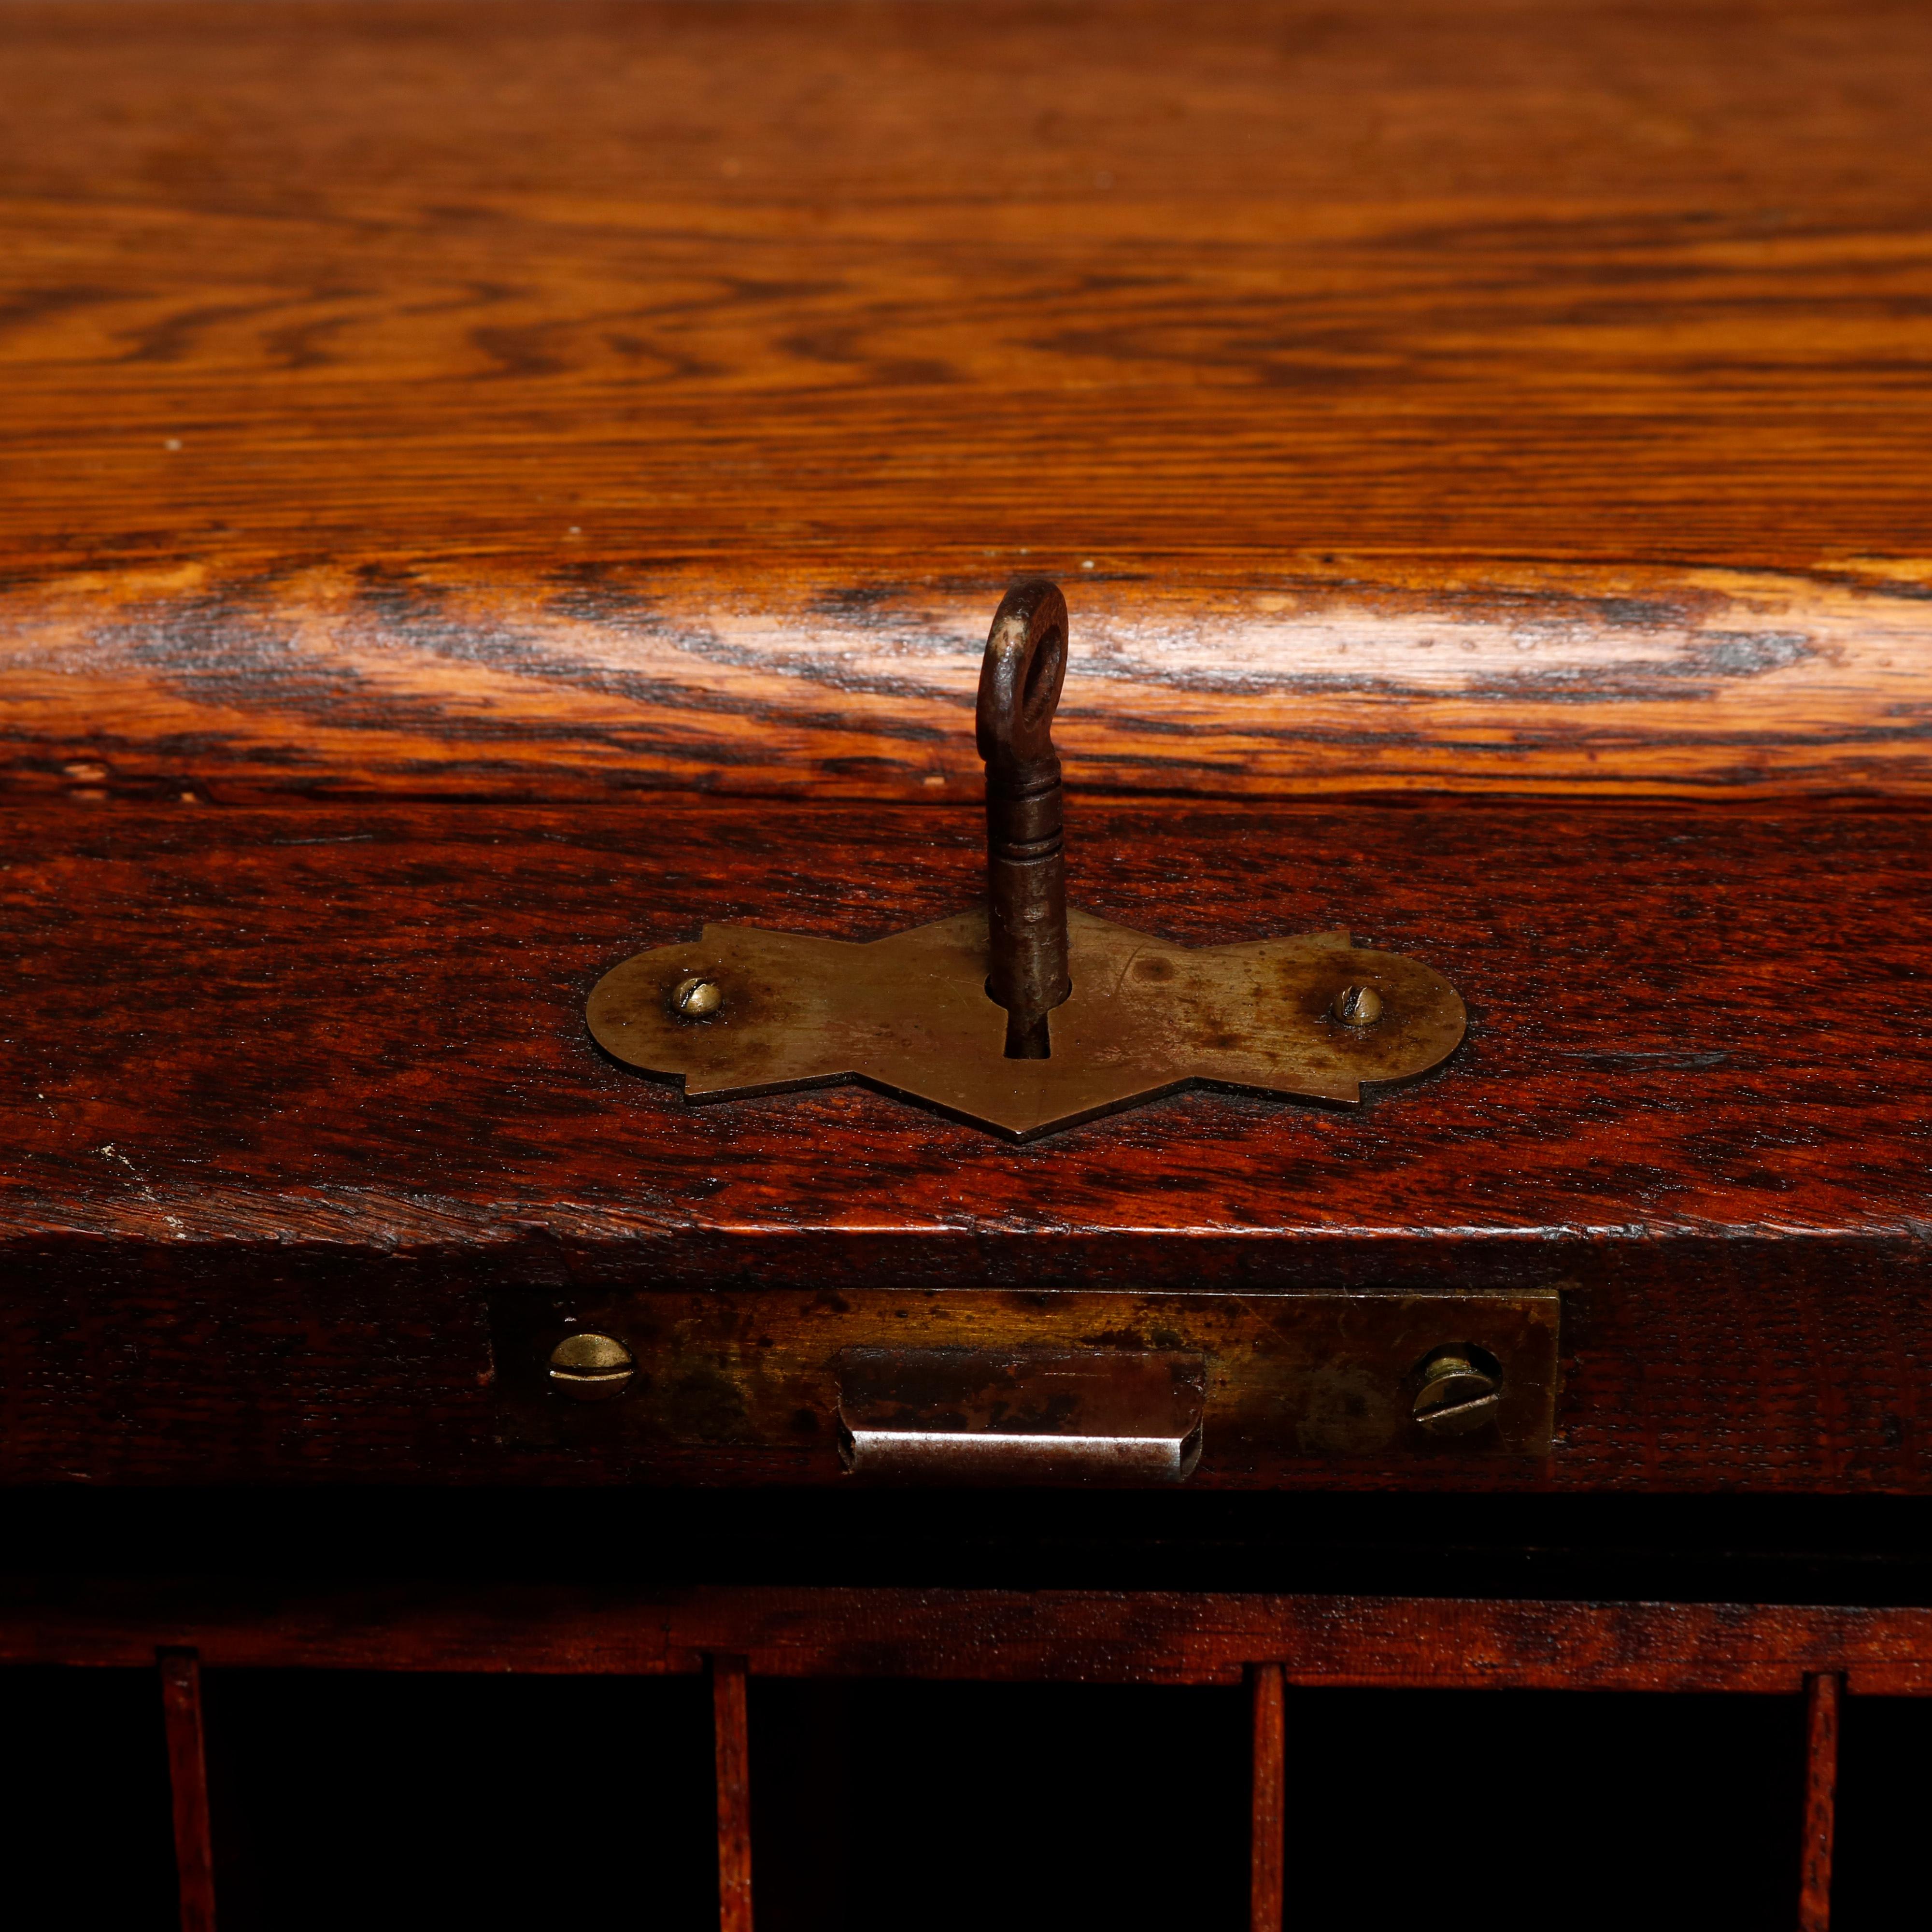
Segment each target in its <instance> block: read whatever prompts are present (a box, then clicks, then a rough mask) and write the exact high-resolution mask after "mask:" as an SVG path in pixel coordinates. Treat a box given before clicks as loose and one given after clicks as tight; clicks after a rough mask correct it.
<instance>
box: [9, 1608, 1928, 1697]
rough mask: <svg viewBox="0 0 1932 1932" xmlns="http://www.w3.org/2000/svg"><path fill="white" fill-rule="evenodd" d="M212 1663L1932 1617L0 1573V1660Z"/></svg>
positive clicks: (1181, 1652)
mask: <svg viewBox="0 0 1932 1932" xmlns="http://www.w3.org/2000/svg"><path fill="white" fill-rule="evenodd" d="M157 1641H165V1642H167V1643H192V1644H193V1646H195V1647H196V1649H198V1650H199V1652H200V1655H201V1659H202V1664H204V1665H205V1666H206V1667H213V1668H250V1669H255V1668H272V1667H302V1668H305V1669H312V1670H443V1671H447V1670H456V1671H485V1670H487V1671H494V1670H527V1671H548V1672H604V1671H608V1672H618V1673H627V1674H639V1675H649V1674H652V1673H659V1672H664V1671H672V1672H680V1673H683V1672H695V1671H698V1670H703V1668H704V1667H705V1662H706V1658H708V1657H710V1656H715V1655H720V1654H723V1655H732V1656H739V1657H742V1658H745V1660H746V1662H747V1664H748V1668H749V1670H750V1671H751V1673H752V1674H753V1675H754V1676H757V1675H766V1676H799V1677H822V1676H872V1677H927V1678H951V1679H982V1680H985V1681H988V1682H994V1681H998V1682H1028V1681H1037V1680H1039V1679H1051V1678H1061V1679H1082V1680H1085V1681H1089V1682H1097V1683H1122V1684H1133V1683H1141V1684H1154V1683H1161V1684H1226V1685H1239V1684H1241V1682H1243V1680H1244V1676H1245V1675H1246V1673H1247V1669H1248V1667H1249V1666H1250V1665H1251V1664H1257V1663H1261V1664H1266V1663H1278V1664H1280V1665H1281V1667H1282V1669H1283V1678H1284V1681H1285V1682H1286V1683H1288V1684H1289V1685H1306V1686H1310V1687H1317V1688H1319V1687H1321V1686H1324V1685H1327V1686H1343V1685H1367V1686H1384V1687H1397V1686H1404V1685H1409V1686H1424V1685H1427V1686H1433V1687H1436V1688H1442V1689H1464V1690H1484V1689H1489V1690H1510V1689H1514V1690H1553V1691H1554V1690H1578V1691H1748V1692H1754V1693H1758V1694H1777V1695H1785V1696H1793V1697H1796V1696H1797V1695H1799V1694H1801V1693H1802V1691H1803V1690H1804V1688H1805V1679H1806V1677H1807V1676H1808V1675H1815V1674H1817V1673H1820V1672H1837V1673H1841V1674H1843V1676H1844V1677H1845V1679H1846V1688H1847V1689H1848V1690H1849V1691H1850V1692H1851V1693H1852V1694H1854V1695H1858V1696H1874V1697H1923V1696H1927V1695H1932V1611H1928V1610H1913V1609H1888V1610H1871V1609H1853V1608H1843V1607H1821V1606H1817V1605H1808V1604H1579V1603H1550V1602H1537V1601H1521V1600H1519V1601H1466V1600H1458V1599H1454V1598H1424V1597H1403V1598H1394V1597H1343V1596H1304V1597H1292V1596H1263V1595H1252V1596H1247V1595H1244V1596H1232V1595H1210V1594H1205V1593H1199V1592H1169V1591H1127V1592H1106V1591H1058V1590H1038V1591H1019V1590H1013V1591H1001V1590H936V1589H926V1590H908V1589H877V1590H844V1589H818V1590H812V1589H679V1590H674V1591H669V1592H648V1591H647V1592H637V1593H633V1592H630V1591H628V1590H627V1589H624V1588H622V1587H621V1586H616V1585H613V1584H610V1583H601V1584H598V1585H595V1586H583V1587H580V1588H577V1589H572V1588H571V1587H568V1586H559V1585H499V1584H487V1585H479V1584H476V1583H463V1584H458V1585H443V1586H436V1585H431V1584H425V1583H413V1584H397V1585H392V1586H380V1587H369V1586H365V1587H363V1588H361V1589H341V1588H338V1589H332V1590H329V1591H323V1592H316V1591H313V1590H311V1591H302V1590H298V1589H288V1590H275V1589H270V1588H269V1587H268V1586H265V1585H263V1584H262V1583H259V1582H257V1583H252V1584H251V1585H249V1586H246V1587H245V1588H244V1589H240V1590H239V1591H236V1592H229V1591H227V1590H226V1589H224V1588H223V1586H218V1585H206V1584H195V1583H186V1582H172V1583H155V1582H154V1581H152V1580H143V1581H141V1582H137V1583H116V1582H113V1581H110V1580H94V1581H90V1582H87V1583H74V1582H69V1583H61V1584H55V1583H44V1582H33V1581H28V1580H20V1579H11V1580H6V1581H5V1583H4V1584H0V1662H5V1663H8V1664H28V1663H33V1664H55V1663H66V1664H92V1665H106V1664H142V1663H149V1662H151V1661H152V1659H153V1656H154V1646H155V1644H156V1643H157Z"/></svg>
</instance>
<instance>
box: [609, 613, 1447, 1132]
mask: <svg viewBox="0 0 1932 1932" xmlns="http://www.w3.org/2000/svg"><path fill="white" fill-rule="evenodd" d="M1066 639H1067V607H1066V604H1065V603H1064V600H1063V599H1062V598H1061V595H1060V592H1058V590H1057V589H1055V587H1054V586H1052V585H1051V584H1049V583H1031V584H1024V585H1022V586H1020V587H1019V589H1017V590H1016V591H1014V592H1012V593H1010V595H1009V596H1008V597H1007V599H1006V601H1004V603H1003V604H1001V607H1000V610H999V613H998V615H997V616H995V619H994V620H993V630H992V636H991V637H990V638H989V640H988V643H987V647H986V664H985V665H984V667H983V671H982V676H981V681H980V709H979V735H980V749H981V751H982V754H983V755H984V756H985V757H986V761H987V811H988V843H987V880H988V886H989V895H988V898H987V901H986V903H985V904H983V905H981V906H979V907H974V909H973V910H971V911H968V912H963V913H959V914H958V915H956V916H954V917H953V918H951V919H941V920H939V921H938V922H936V923H935V924H933V925H931V926H920V927H918V928H916V929H914V930H913V931H911V932H900V933H895V934H894V935H892V937H891V938H887V939H880V940H876V941H873V942H871V944H867V945H855V944H847V943H846V942H844V941H839V940H833V939H821V938H814V937H811V936H810V935H805V934H802V933H788V932H766V931H765V930H763V929H760V928H758V927H756V926H706V928H705V929H704V930H703V932H701V933H700V935H699V936H698V937H697V938H696V939H695V940H693V941H689V942H688V943H687V944H680V945H675V946H663V947H657V948H656V949H655V950H652V951H651V952H649V953H638V954H637V955H635V956H634V957H632V958H631V959H627V960H625V962H623V964H622V965H620V966H618V967H616V968H613V970H612V971H610V972H609V973H607V974H605V975H604V977H603V978H602V979H601V980H599V981H598V983H597V985H596V986H595V989H593V990H592V993H591V995H590V999H589V1007H588V1010H587V1012H586V1019H587V1021H588V1023H589V1028H590V1032H591V1035H592V1037H593V1038H594V1039H595V1040H596V1042H597V1043H598V1046H601V1047H602V1048H603V1049H604V1051H605V1052H607V1053H609V1054H610V1055H613V1057H614V1058H616V1059H618V1060H620V1061H623V1062H625V1064H627V1065H628V1066H631V1067H639V1068H641V1069H643V1070H644V1071H646V1072H647V1073H653V1074H656V1075H658V1076H662V1077H664V1078H666V1079H676V1080H679V1081H681V1082H682V1083H683V1087H684V1092H685V1098H686V1099H687V1100H693V1101H700V1100H733V1099H736V1098H739V1097H743V1096H746V1095H750V1094H775V1093H784V1092H787V1091H792V1090H794V1089H796V1088H808V1087H821V1086H828V1085H835V1084H837V1083H839V1082H844V1081H853V1080H856V1081H861V1082H864V1083H865V1085H868V1086H871V1087H874V1088H878V1089H879V1090H880V1091H882V1092H884V1093H887V1094H892V1095H895V1097H898V1098H900V1099H902V1100H913V1101H920V1102H923V1103H926V1104H927V1105H929V1106H934V1107H937V1108H938V1109H941V1110H942V1111H943V1112H947V1113H949V1114H951V1115H955V1116H956V1117H957V1118H959V1119H962V1120H965V1121H971V1122H973V1123H974V1124H977V1125H978V1126H981V1127H989V1128H991V1129H992V1130H994V1131H995V1132H996V1133H1001V1134H1004V1135H1006V1136H1010V1138H1011V1139H1014V1140H1016V1141H1026V1140H1031V1139H1034V1137H1035V1136H1038V1135H1041V1134H1044V1133H1051V1132H1052V1131H1053V1130H1055V1129H1056V1128H1061V1127H1073V1126H1074V1125H1076V1124H1078V1123H1079V1122H1081V1121H1090V1120H1093V1119H1094V1118H1097V1116H1099V1115H1103V1114H1108V1113H1112V1112H1115V1111H1116V1110H1118V1109H1121V1108H1123V1107H1130V1106H1134V1105H1136V1103H1139V1102H1141V1101H1143V1100H1153V1099H1154V1098H1156V1097H1158V1096H1159V1095H1161V1094H1171V1093H1173V1092H1175V1091H1177V1090H1178V1089H1180V1088H1187V1087H1191V1086H1208V1087H1219V1088H1234V1089H1238V1090H1241V1091H1247V1092H1250V1093H1257V1094H1289V1095H1294V1096H1297V1097H1302V1098H1306V1099H1310V1100H1329V1101H1334V1102H1338V1103H1342V1104H1343V1105H1353V1104H1355V1103H1357V1102H1358V1101H1359V1100H1360V1099H1361V1090H1362V1087H1363V1085H1364V1083H1366V1082H1394V1081H1400V1080H1407V1079H1413V1078H1415V1076H1417V1075H1418V1074H1421V1073H1427V1071H1428V1070H1429V1069H1430V1068H1431V1067H1435V1066H1437V1065H1439V1064H1441V1063H1442V1061H1444V1060H1445V1059H1447V1058H1448V1056H1449V1055H1451V1053H1452V1052H1454V1051H1455V1049H1456V1047H1457V1045H1458V1044H1459V1043H1460V1041H1461V1040H1462V1038H1463V1033H1464V1031H1465V1029H1466V1025H1467V1019H1466V1015H1465V1013H1464V1010H1463V1002H1462V1001H1461V999H1460V998H1459V997H1458V996H1457V992H1456V990H1455V989H1454V987H1452V986H1451V985H1450V984H1449V983H1448V981H1447V980H1445V979H1443V978H1442V976H1441V975H1440V974H1438V973H1436V972H1435V971H1433V970H1432V969H1431V968H1429V967H1427V966H1425V965H1423V964H1421V962H1419V961H1417V960H1414V959H1405V958H1403V957H1401V956H1399V955H1397V954H1394V953H1380V952H1375V951H1371V950H1367V949H1364V948H1361V947H1356V946H1355V944H1354V943H1353V941H1352V940H1351V938H1349V935H1348V934H1347V933H1346V932H1318V933H1310V934H1305V935H1301V936H1299V937H1297V938H1278V939H1263V940H1255V941H1247V942H1245V943H1243V944H1236V945H1232V946H1215V947H1185V946H1177V945H1175V944H1172V943H1170V942H1169V941H1166V940H1163V939H1160V938H1155V937H1154V936H1152V935H1149V934H1147V933H1142V932H1134V931H1132V930H1131V929H1129V928H1127V927H1126V926H1116V925H1115V924H1113V923H1112V922H1111V921H1109V920H1107V919H1100V918H1098V917H1096V916H1094V914H1093V913H1087V912H1082V911H1081V910H1079V909H1078V908H1074V909H1072V910H1070V909H1069V908H1068V907H1067V902H1066V892H1065V877H1064V860H1063V857H1062V840H1061V794H1060V761H1059V760H1058V757H1057V756H1055V754H1054V751H1053V748H1052V739H1051V736H1050V735H1049V727H1050V725H1051V723H1052V715H1053V712H1054V709H1055V706H1056V705H1057V704H1058V700H1059V694H1060V686H1061V679H1062V677H1063V676H1064V673H1065V670H1066Z"/></svg>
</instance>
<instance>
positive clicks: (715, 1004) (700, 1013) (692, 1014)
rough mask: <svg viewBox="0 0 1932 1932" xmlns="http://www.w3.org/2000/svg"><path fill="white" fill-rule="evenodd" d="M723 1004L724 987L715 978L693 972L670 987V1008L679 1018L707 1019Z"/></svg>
mask: <svg viewBox="0 0 1932 1932" xmlns="http://www.w3.org/2000/svg"><path fill="white" fill-rule="evenodd" d="M723 1005H724V988H723V987H722V986H719V985H718V982H717V981H716V980H707V979H706V978H704V977H703V975H702V974H692V976H691V977H690V978H689V979H688V980H679V982H678V983H677V984H676V986H673V987H672V989H670V1010H671V1011H672V1012H673V1013H676V1015H677V1016H678V1017H679V1019H687V1020H708V1019H710V1018H711V1017H712V1015H713V1014H715V1013H716V1012H717V1011H718V1009H719V1008H720V1007H722V1006H723Z"/></svg>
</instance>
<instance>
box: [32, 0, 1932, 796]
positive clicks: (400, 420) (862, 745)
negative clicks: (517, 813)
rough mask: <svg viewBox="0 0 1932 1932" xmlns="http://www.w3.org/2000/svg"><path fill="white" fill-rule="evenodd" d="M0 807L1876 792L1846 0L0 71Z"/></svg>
mask: <svg viewBox="0 0 1932 1932" xmlns="http://www.w3.org/2000/svg"><path fill="white" fill-rule="evenodd" d="M0 49H4V82H3V83H0V85H4V87H5V113H4V114H3V115H0V394H4V396H5V404H6V407H5V410H0V577H4V581H0V652H4V658H0V772H4V775H5V781H6V782H7V783H8V784H11V785H13V786H15V787H20V788H25V789H27V790H35V789H38V790H64V789H70V788H72V789H79V790H107V791H110V792H119V793H124V794H127V795H131V796H148V797H154V798H160V797H173V796H177V795H178V793H181V792H183V791H191V792H193V793H195V794H196V796H216V797H223V798H228V799H236V800H239V799H251V798H252V799H261V798H263V797H266V796H275V795H280V794H289V793H293V794H300V795H311V796H314V795H324V796H327V795H337V794H341V793H382V794H389V795H428V794H435V795H439V796H464V797H486V798H492V799H511V798H519V799H575V798H594V797H598V796H610V795H611V794H613V793H623V792H626V791H630V790H636V789H638V788H640V787H665V786H673V787H706V788H712V789H722V790H736V791H745V792H757V793H773V792H778V793H784V792H805V791H810V792H811V793H816V794H818V795H822V796H829V795H833V794H838V793H856V794H869V795H883V796H913V797H929V796H935V795H936V796H953V795H954V794H955V793H959V792H962V791H970V790H971V787H973V786H974V784H975V783H976V782H977V770H976V767H975V766H974V762H973V760H972V757H971V751H970V747H969V744H968V732H967V730H966V729H965V727H966V724H967V722H968V717H969V715H970V705H971V691H972V685H973V680H974V674H975V670H976V667H977V654H978V651H979V648H980V641H981V640H983V637H984V634H985V627H986V620H987V616H988V615H989V613H990V610H991V609H992V605H993V604H994V603H995V602H996V601H997V600H998V595H999V594H1000V592H1001V591H1002V590H1003V589H1004V588H1005V586H1007V583H1009V582H1010V580H1012V579H1013V577H1016V575H1019V574H1026V573H1029V572H1031V571H1036V570H1046V571H1050V572H1052V573H1053V574H1057V575H1058V576H1059V577H1061V578H1062V579H1063V580H1065V581H1066V583H1067V588H1068V591H1069V594H1070V598H1071V599H1072V601H1073V605H1074V621H1073V650H1074V665H1073V678H1072V680H1071V682H1070V687H1069V696H1068V700H1067V708H1066V710H1065V712H1064V729H1063V730H1062V733H1061V737H1062V742H1063V743H1064V747H1065V748H1066V751H1067V754H1068V756H1069V759H1070V768H1071V769H1070V775H1071V777H1072V778H1073V782H1074V783H1075V784H1076V785H1085V786H1087V787H1104V788H1113V789H1128V790H1136V789H1148V788H1152V789H1157V790H1192V791H1208V792H1216V791H1226V792H1235V793H1240V792H1249V793H1282V792H1285V791H1296V792H1300V791H1308V790H1353V791H1357V792H1362V791H1368V792H1400V791H1406V790H1442V789H1448V790H1473V791H1478V792H1485V793H1497V792H1516V791H1530V792H1536V791H1549V790H1556V791H1565V790H1568V791H1574V792H1577V793H1628V792H1631V791H1636V792H1640V793H1646V792H1647V793H1685V794H1698V795H1702V794H1707V793H1716V794H1719V795H1741V796H1764V795H1772V794H1781V793H1793V792H1825V793H1845V792H1852V793H1859V792H1891V793H1918V794H1922V793H1924V792H1925V791H1926V790H1927V789H1928V785H1932V778H1928V774H1932V763H1928V761H1927V757H1926V754H1925V751H1924V744H1925V731H1926V720H1927V706H1928V703H1932V650H1928V639H1932V632H1928V624H1932V618H1928V616H1927V613H1928V610H1932V602H1928V598H1932V498H1929V497H1928V496H1927V492H1926V490H1925V488H1924V472H1925V463H1926V458H1927V449H1928V447H1929V446H1932V442H1929V441H1928V438H1929V437H1932V384H1928V383H1927V380H1926V379H1927V374H1928V371H1932V119H1928V118H1927V115H1925V114H1924V111H1923V104H1924V100H1925V98H1926V96H1927V89H1928V87H1932V14H1928V13H1927V11H1926V10H1925V9H1924V7H1921V6H1918V5H1912V4H1909V0H1830V4H1825V0H1810V3H1809V4H1806V3H1805V0H1787V4H1775V5H1774V4H1766V0H1697V4H1688V5H1681V6H1675V7H1662V6H1649V5H1631V4H1624V0H1618V4H1609V3H1608V0H1568V4H1563V5H1544V4H1532V0H1454V4H1450V0H1392V4H1391V5H1388V6H1385V7H1379V8H1377V9H1376V10H1373V12H1358V13H1350V12H1349V11H1348V10H1337V9H1336V8H1334V7H1328V6H1320V5H1313V4H1269V3H1268V0H1250V4H1232V5H1231V4H1216V0H1208V4H1199V5H1187V6H1179V5H1144V4H1125V5H1100V4H1097V0H1068V4H1061V5H1046V4H1039V0H976V4H972V5H966V4H953V3H952V0H934V4H923V0H921V3H920V4H913V0H907V4H903V5H898V4H870V0H868V3H867V4H858V0H853V4H844V5H841V4H819V0H806V4H799V5H783V6H778V5H742V6H740V5H730V6H720V5H696V4H685V5H678V4H669V5H604V4H596V3H595V0H592V4H580V0H547V4H541V5H538V4H535V0H505V4H502V5H488V6H480V5H464V4H462V0H393V3H392V4H384V5H360V4H353V0H352V4H344V5H334V4H332V5H314V6H292V5H290V6H284V5H181V4H176V0H161V4H155V5H142V6H131V5H106V4H102V5H96V4H81V5H23V4H16V0H7V4H5V5H0Z"/></svg>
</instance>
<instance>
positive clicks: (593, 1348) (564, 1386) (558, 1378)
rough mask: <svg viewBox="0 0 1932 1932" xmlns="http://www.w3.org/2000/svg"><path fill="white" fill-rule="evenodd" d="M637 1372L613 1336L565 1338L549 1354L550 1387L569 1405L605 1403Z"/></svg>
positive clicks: (627, 1352) (632, 1359)
mask: <svg viewBox="0 0 1932 1932" xmlns="http://www.w3.org/2000/svg"><path fill="white" fill-rule="evenodd" d="M636 1373H637V1358H636V1357H635V1356H634V1355H632V1354H631V1352H630V1350H629V1349H627V1348H625V1346H624V1345H623V1343H621V1342H620V1341H619V1340H617V1338H616V1336H614V1335H596V1334H591V1333H589V1331H583V1332H582V1333H580V1334H575V1335H566V1336H565V1337H564V1338H563V1340H562V1341H561V1342H559V1343H558V1344H557V1345H556V1347H555V1348H554V1349H552V1350H551V1351H550V1387H551V1388H553V1389H555V1390H556V1391H557V1393H558V1394H559V1395H567V1396H568V1397H569V1398H570V1399H571V1401H572V1402H608V1401H609V1400H610V1398H611V1397H613V1395H622V1394H623V1393H624V1391H625V1389H626V1388H628V1387H629V1386H630V1382H631V1377H632V1376H634V1375H635V1374H636Z"/></svg>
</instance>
